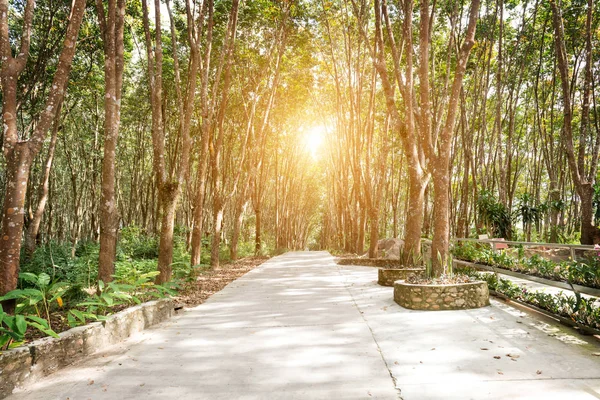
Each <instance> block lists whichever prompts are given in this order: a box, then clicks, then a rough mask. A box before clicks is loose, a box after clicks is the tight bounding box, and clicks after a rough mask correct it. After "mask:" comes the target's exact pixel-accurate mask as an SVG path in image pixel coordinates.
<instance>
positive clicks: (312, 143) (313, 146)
mask: <svg viewBox="0 0 600 400" xmlns="http://www.w3.org/2000/svg"><path fill="white" fill-rule="evenodd" d="M325 132H326V129H325V127H324V126H322V125H320V126H314V127H312V128H310V129H308V130H307V131H306V133H305V136H304V141H305V146H306V148H307V149H308V151H310V155H311V156H312V157H313V158H315V159H316V158H317V156H318V153H319V149H320V148H321V145H322V144H323V139H324V135H325Z"/></svg>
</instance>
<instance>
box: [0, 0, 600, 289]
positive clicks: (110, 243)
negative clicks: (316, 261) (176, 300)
mask: <svg viewBox="0 0 600 400" xmlns="http://www.w3.org/2000/svg"><path fill="white" fill-rule="evenodd" d="M598 7H600V6H599V5H598V4H594V2H593V1H592V0H563V1H562V3H559V2H558V1H557V0H555V1H551V2H545V1H540V0H464V1H463V0H444V1H434V2H430V1H428V0H421V1H419V2H414V1H412V0H395V1H394V0H373V1H369V0H333V1H292V0H287V1H274V0H241V1H240V0H174V1H173V2H171V1H161V0H154V1H153V2H148V1H147V0H143V1H142V2H141V3H137V2H132V1H129V2H128V1H126V0H107V1H106V2H102V1H100V0H98V1H97V2H96V3H95V4H93V5H92V4H86V3H85V2H82V1H81V0H74V1H73V3H72V4H66V3H56V2H52V1H46V0H41V1H38V2H34V1H33V0H26V1H25V2H16V3H11V2H9V1H8V0H0V52H1V53H2V55H1V57H2V63H1V65H0V77H1V82H2V101H3V103H2V104H3V109H2V118H3V122H4V127H5V129H4V131H3V134H2V145H3V154H4V157H3V159H2V162H3V164H2V165H3V174H1V175H0V178H1V182H0V183H1V184H2V187H3V188H4V190H3V191H1V192H0V193H1V197H2V201H3V209H2V210H3V211H2V228H1V230H2V232H1V236H0V294H2V293H6V292H7V291H9V290H11V289H12V288H14V287H15V285H16V283H17V277H18V270H19V264H20V262H21V261H22V257H21V254H23V258H27V257H28V256H29V255H30V254H31V253H32V252H33V251H34V250H35V247H36V246H37V245H39V243H47V242H50V241H52V240H56V241H60V242H70V243H71V245H72V248H73V255H75V253H76V249H77V246H78V243H79V242H81V241H89V240H91V241H98V242H99V243H100V252H99V265H98V268H99V277H100V279H103V280H105V281H108V280H110V279H111V275H112V274H113V272H114V257H115V252H116V251H117V248H118V236H119V230H120V229H121V228H122V227H124V226H131V225H135V226H137V227H139V228H141V229H142V230H143V231H145V232H147V233H148V234H151V235H157V236H158V237H159V258H158V265H157V268H158V270H159V271H160V275H159V277H158V279H157V280H158V282H165V281H167V280H169V279H170V271H171V263H172V248H173V236H174V232H175V231H176V229H179V230H180V231H182V232H183V233H184V234H185V235H186V240H187V246H188V248H189V251H190V258H191V260H190V262H191V264H192V265H197V264H199V263H200V262H202V260H204V261H207V262H208V260H210V261H209V262H210V263H211V264H212V265H213V266H218V265H219V259H220V254H221V250H222V249H223V247H224V246H223V244H224V243H223V242H225V245H226V247H227V248H228V250H229V253H230V256H231V257H232V258H236V257H237V256H238V246H239V245H240V243H243V242H250V241H253V242H254V245H253V246H252V247H254V250H255V252H256V253H261V252H263V251H264V249H265V246H268V247H270V248H291V249H298V248H305V247H307V246H309V245H311V246H315V247H321V248H329V249H344V250H345V251H349V252H354V253H362V252H363V251H364V249H365V247H366V245H367V244H368V245H369V252H370V254H371V255H372V256H373V255H374V254H375V251H376V243H377V239H378V238H380V237H389V236H394V237H403V238H404V239H405V243H406V244H405V257H406V258H407V260H408V259H410V258H415V257H416V256H417V255H418V254H419V252H420V238H421V237H422V236H423V235H426V236H429V235H433V250H434V254H436V255H439V256H436V257H434V260H433V261H434V273H436V274H439V273H442V272H443V269H444V265H445V258H446V256H447V253H448V244H449V238H450V236H451V235H457V236H468V235H473V234H476V233H480V232H482V231H484V230H486V229H488V230H490V231H491V233H493V234H496V235H502V236H504V237H507V236H508V235H510V233H511V232H512V231H513V230H512V229H511V228H512V226H511V225H513V224H512V222H513V221H512V218H511V214H512V211H513V210H517V211H518V213H519V216H520V217H519V218H520V219H521V221H522V223H523V228H524V231H525V232H526V233H528V234H529V237H531V234H532V230H535V231H536V233H537V234H538V235H539V236H542V235H545V236H544V237H543V239H546V240H550V241H558V240H561V238H564V236H569V235H570V234H571V233H572V232H574V231H576V230H579V231H580V239H581V242H582V243H592V242H594V241H597V240H598V230H597V228H596V226H595V221H594V213H595V211H596V209H597V201H598V200H599V196H598V195H597V193H599V192H600V190H598V189H597V187H596V181H595V180H596V176H597V164H598V154H599V149H600V127H599V119H598V115H597V114H598V108H597V105H596V100H595V99H596V97H597V96H596V95H595V94H596V93H597V87H596V82H597V81H598V75H599V71H600V68H598V65H599V62H600V59H599V57H600V55H599V54H598V53H597V52H595V51H594V49H595V48H597V47H598V46H597V44H598V42H599V41H600V37H599V33H598V24H599V23H600V18H599V17H598V11H599V10H598ZM317 126H321V127H322V129H320V132H321V133H322V136H323V138H324V143H323V145H322V147H321V148H320V149H319V150H318V151H317V154H318V155H317V156H316V158H314V157H312V156H311V155H310V154H309V152H308V151H307V149H306V148H307V145H306V141H305V139H304V137H305V133H306V132H308V131H310V130H311V127H317ZM207 240H208V241H209V242H210V246H209V247H210V251H208V248H207V247H206V245H207V243H206V242H207ZM22 243H25V246H24V248H23V249H22V248H21V244H22ZM203 244H204V246H205V247H204V248H203ZM209 254H210V257H208V255H209ZM408 261H410V260H408Z"/></svg>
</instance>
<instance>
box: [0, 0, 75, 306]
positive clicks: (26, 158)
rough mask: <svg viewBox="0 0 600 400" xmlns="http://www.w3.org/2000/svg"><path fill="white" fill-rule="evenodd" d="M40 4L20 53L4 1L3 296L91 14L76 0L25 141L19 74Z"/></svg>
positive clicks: (0, 40)
mask: <svg viewBox="0 0 600 400" xmlns="http://www.w3.org/2000/svg"><path fill="white" fill-rule="evenodd" d="M34 7H35V4H34V1H33V0H27V2H26V4H25V9H24V20H23V30H22V37H21V46H20V51H19V52H18V55H17V56H16V57H13V55H12V49H11V44H10V39H9V23H8V16H9V6H8V0H0V57H2V60H3V62H2V64H1V66H0V79H1V81H2V120H3V125H4V127H5V130H4V149H3V150H4V156H5V159H6V175H7V184H6V194H5V197H4V204H3V207H2V211H3V214H4V215H3V218H2V227H1V228H0V238H1V240H0V296H1V295H4V294H6V293H7V292H9V291H11V290H13V289H15V288H16V284H17V278H18V275H19V259H20V250H21V236H22V234H23V216H24V205H25V195H26V190H27V182H28V179H29V172H30V169H31V164H32V162H33V159H34V158H35V156H36V155H37V154H38V153H39V151H40V149H41V148H42V145H43V142H44V139H45V138H46V136H47V133H48V129H49V128H50V126H51V124H52V122H53V121H54V119H55V118H56V112H57V108H58V105H59V104H61V103H62V100H63V98H64V93H65V88H66V84H67V81H68V77H69V72H70V70H71V63H72V61H73V56H74V55H75V45H76V43H77V37H78V35H79V27H80V26H81V21H82V19H83V15H84V13H85V0H75V1H74V2H73V6H72V9H71V15H70V20H69V25H68V27H67V32H66V34H65V39H64V41H63V49H62V51H61V53H60V56H59V58H58V63H57V65H56V72H55V74H54V79H53V81H52V88H51V89H50V92H49V94H48V97H47V99H46V103H45V105H44V107H43V111H42V112H41V114H40V116H39V119H38V122H37V124H36V126H35V128H34V130H33V132H32V134H31V137H30V139H29V140H19V138H18V133H17V120H16V117H17V87H18V78H19V75H20V74H21V72H22V71H23V69H24V68H25V64H26V63H27V59H28V58H29V44H30V36H31V26H32V20H33V13H34ZM14 304H15V303H14V301H10V302H5V303H4V304H3V305H4V306H5V307H4V309H5V311H7V312H12V311H13V310H14Z"/></svg>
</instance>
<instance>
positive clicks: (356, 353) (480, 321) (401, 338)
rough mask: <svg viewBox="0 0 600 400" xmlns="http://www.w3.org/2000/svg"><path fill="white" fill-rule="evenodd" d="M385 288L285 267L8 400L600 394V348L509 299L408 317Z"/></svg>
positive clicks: (573, 399) (282, 263)
mask: <svg viewBox="0 0 600 400" xmlns="http://www.w3.org/2000/svg"><path fill="white" fill-rule="evenodd" d="M240 268H241V267H240ZM376 281H377V270H376V269H375V268H371V267H360V266H353V265H350V266H341V265H336V264H335V262H334V258H333V257H332V256H331V255H329V254H328V253H326V252H294V253H287V254H285V255H282V256H279V257H274V258H272V259H270V260H268V261H267V262H265V263H263V264H261V265H260V266H258V267H257V268H255V269H254V270H252V271H249V272H248V273H246V274H245V275H244V276H242V277H240V278H239V279H237V280H235V281H234V282H232V283H231V284H229V285H228V286H227V287H225V288H224V289H223V290H221V291H219V292H217V293H215V294H214V295H212V296H211V297H210V298H209V299H208V300H206V301H205V302H204V303H203V304H201V305H199V306H197V307H193V308H189V309H185V310H184V312H183V313H181V314H180V315H178V316H176V317H174V318H172V319H171V320H169V321H166V322H165V323H162V324H160V325H158V326H156V327H155V328H152V329H149V330H146V331H144V332H142V333H141V334H139V335H136V336H134V337H132V338H130V340H128V341H126V342H123V343H122V344H119V345H116V346H113V347H111V348H108V349H106V351H102V352H99V353H97V354H95V355H93V356H91V357H89V358H88V359H86V360H84V361H82V362H80V363H78V364H75V365H73V366H71V367H68V368H66V369H64V370H62V371H61V372H60V373H56V374H54V375H51V376H49V377H47V378H45V379H43V380H40V381H39V382H37V383H36V384H34V385H32V386H30V387H28V388H25V389H24V390H21V391H20V392H18V393H15V394H13V395H12V396H9V397H8V398H7V400H25V399H26V400H36V399H40V400H42V399H44V400H45V399H63V400H64V399H66V398H70V399H80V398H81V399H87V398H91V399H94V400H109V399H110V400H113V399H117V398H123V399H124V398H126V399H144V400H148V399H150V400H152V399H157V400H158V399H161V400H162V399H170V398H173V399H175V398H182V399H183V398H185V399H210V400H214V399H286V400H288V399H342V398H343V399H365V398H379V399H390V400H391V399H395V400H398V399H404V400H413V399H414V400H417V399H418V400H427V399H432V400H433V399H440V400H442V399H443V400H464V399H477V400H479V399H498V400H500V399H507V398H511V399H523V400H524V399H544V400H549V399H552V400H554V399H556V400H558V399H561V400H563V399H565V398H569V399H570V400H591V399H598V398H600V362H599V360H600V358H599V355H600V344H599V343H598V342H597V341H595V340H594V339H592V338H590V337H585V336H581V335H579V334H578V333H577V332H576V331H574V330H572V329H569V328H565V327H562V326H560V325H557V324H554V323H553V322H552V321H547V320H545V319H540V318H538V317H536V316H535V315H530V314H526V313H523V312H521V311H519V310H517V309H515V308H512V307H510V306H508V305H506V304H504V303H502V302H499V301H496V300H492V301H491V303H492V305H491V306H489V307H483V308H480V309H474V310H459V311H438V312H431V311H414V310H407V309H404V308H402V307H400V306H399V305H397V304H396V303H395V302H394V300H393V296H392V293H393V289H392V288H389V287H382V286H379V285H377V282H376ZM199 282H201V281H199ZM201 284H202V283H200V284H199V285H201Z"/></svg>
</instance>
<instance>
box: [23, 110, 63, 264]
mask: <svg viewBox="0 0 600 400" xmlns="http://www.w3.org/2000/svg"><path fill="white" fill-rule="evenodd" d="M59 129H60V109H59V110H58V111H57V118H56V119H55V120H54V127H53V129H52V137H51V139H50V146H49V147H48V157H47V158H46V164H45V166H44V177H43V178H42V185H41V188H40V193H39V198H38V204H37V207H36V209H35V212H34V214H33V219H32V220H31V224H30V225H29V227H28V228H27V234H26V235H25V249H26V251H27V254H29V255H30V256H31V255H32V254H33V252H34V251H35V249H36V247H37V243H38V233H39V230H40V224H41V222H42V217H43V216H44V210H45V209H46V203H47V202H48V193H49V191H50V172H51V171H52V162H53V161H54V150H55V149H56V139H57V138H58V131H59Z"/></svg>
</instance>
